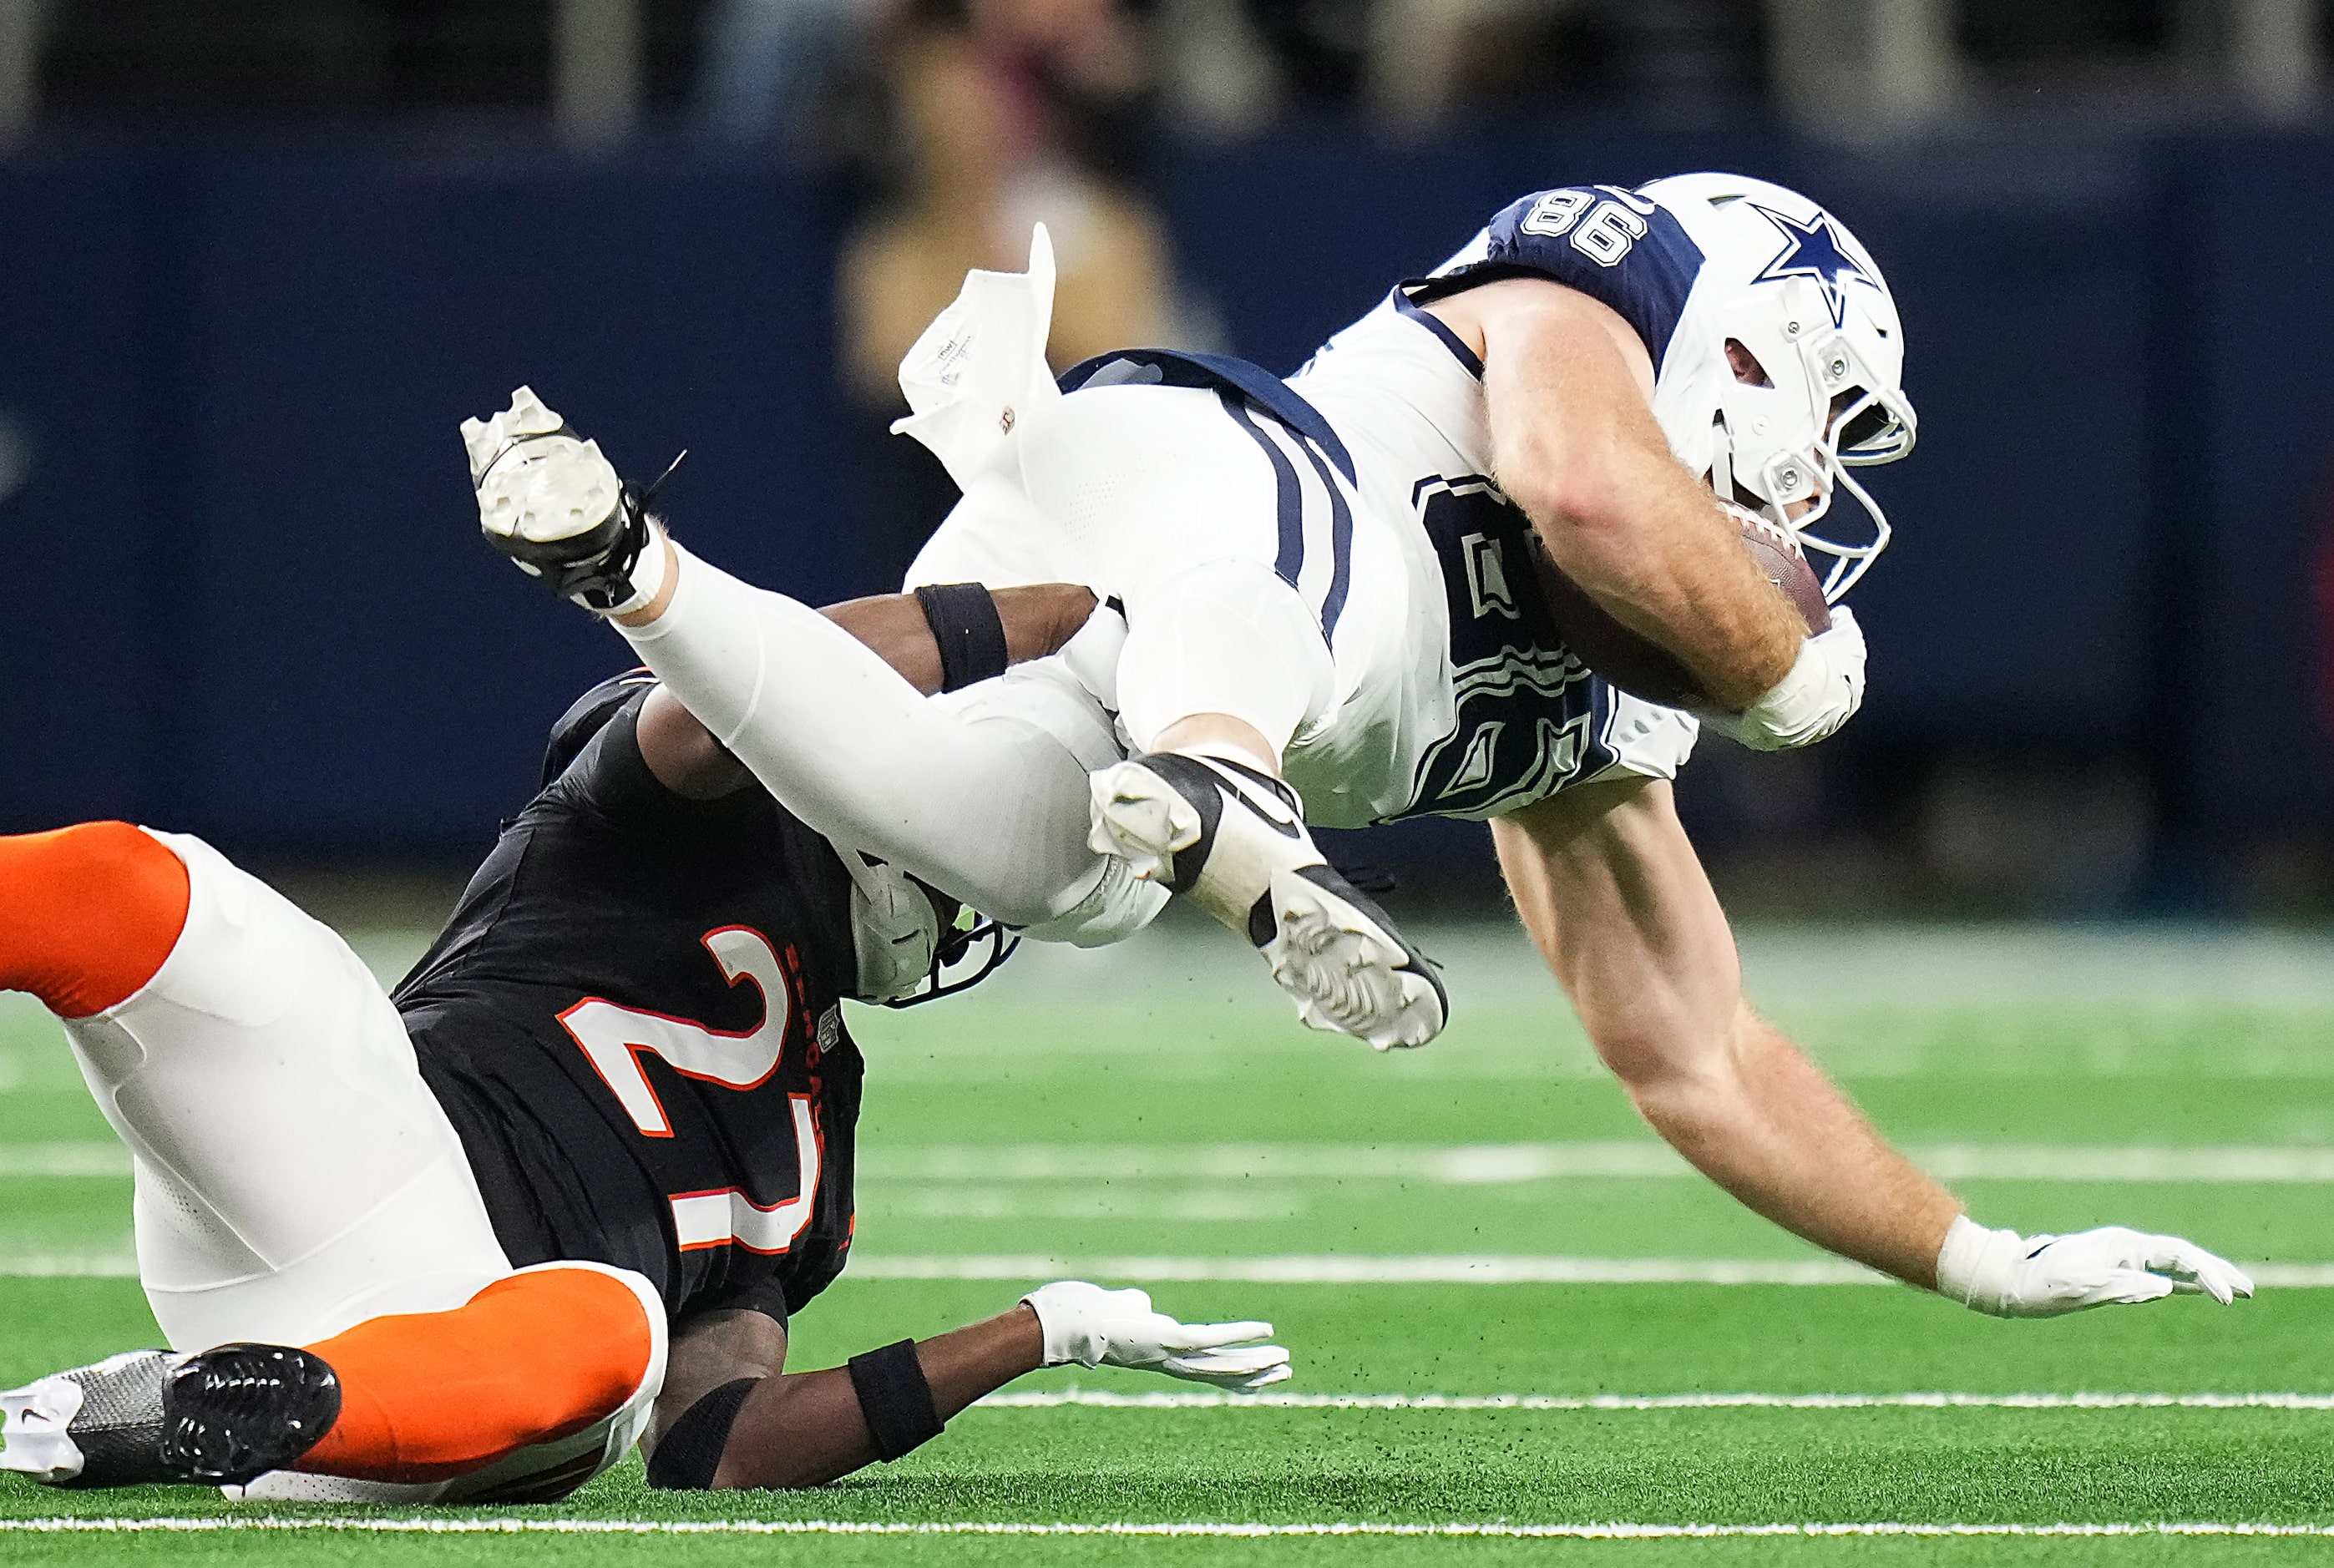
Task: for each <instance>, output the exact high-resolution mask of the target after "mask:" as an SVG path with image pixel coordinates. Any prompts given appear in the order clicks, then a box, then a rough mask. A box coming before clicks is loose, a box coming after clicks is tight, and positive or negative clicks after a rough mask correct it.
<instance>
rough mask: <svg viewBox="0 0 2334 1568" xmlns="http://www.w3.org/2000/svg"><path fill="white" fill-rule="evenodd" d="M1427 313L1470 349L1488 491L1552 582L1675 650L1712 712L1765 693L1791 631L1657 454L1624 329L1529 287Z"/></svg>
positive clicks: (1795, 637)
mask: <svg viewBox="0 0 2334 1568" xmlns="http://www.w3.org/2000/svg"><path fill="white" fill-rule="evenodd" d="M1428 308H1429V309H1430V310H1432V312H1433V313H1435V314H1436V315H1438V316H1440V317H1442V319H1443V320H1444V321H1445V322H1448V323H1449V324H1450V325H1451V326H1452V330H1453V331H1455V332H1458V333H1459V334H1460V335H1461V338H1463V339H1466V340H1468V341H1469V342H1470V345H1471V347H1473V348H1474V349H1475V350H1476V351H1477V352H1479V353H1480V355H1481V356H1482V361H1483V399H1484V406H1485V409H1486V410H1487V413H1488V415H1489V418H1490V426H1491V449H1492V451H1493V453H1494V454H1495V456H1494V458H1493V462H1494V465H1495V467H1497V468H1498V470H1499V472H1498V478H1499V481H1500V488H1501V489H1503V490H1505V491H1506V492H1507V494H1508V495H1509V499H1511V500H1513V501H1514V502H1515V503H1516V505H1519V506H1520V507H1522V508H1523V509H1524V512H1525V515H1528V516H1529V517H1530V518H1531V520H1532V525H1533V526H1534V527H1535V528H1536V529H1538V532H1539V535H1540V537H1541V539H1542V540H1544V541H1545V542H1546V543H1547V545H1548V553H1549V555H1550V556H1551V557H1552V558H1553V559H1554V560H1555V562H1556V563H1557V565H1558V566H1559V567H1560V568H1562V569H1563V571H1564V572H1565V575H1567V577H1569V578H1571V579H1572V580H1573V582H1577V584H1579V586H1580V587H1581V588H1582V589H1583V590H1585V591H1586V592H1587V593H1588V594H1589V595H1590V596H1591V597H1592V598H1594V599H1595V600H1596V601H1597V603H1599V604H1600V605H1602V606H1603V607H1604V608H1605V609H1606V611H1608V612H1609V613H1611V614H1612V615H1613V617H1614V618H1615V620H1619V621H1620V622H1621V623H1622V624H1623V625H1625V626H1627V627H1628V628H1629V629H1630V630H1633V631H1635V632H1638V633H1639V634H1641V635H1643V636H1644V637H1646V638H1649V639H1650V640H1653V641H1654V642H1655V643H1657V644H1659V645H1660V646H1661V647H1663V648H1664V649H1668V650H1669V651H1670V652H1671V653H1672V654H1673V655H1675V656H1676V658H1677V659H1678V660H1679V662H1680V663H1682V664H1683V665H1684V666H1685V667H1686V669H1687V670H1688V671H1689V672H1690V673H1692V674H1693V676H1694V677H1695V678H1697V679H1698V680H1699V682H1700V683H1701V685H1702V689H1703V690H1704V691H1705V692H1707V693H1709V694H1710V696H1711V697H1712V699H1713V700H1714V701H1715V702H1717V704H1718V705H1719V706H1721V707H1725V708H1728V709H1731V710H1733V711H1735V712H1741V711H1742V710H1743V709H1745V708H1748V707H1751V705H1752V704H1753V703H1755V702H1756V701H1757V700H1758V699H1759V698H1760V697H1763V696H1764V695H1766V694H1767V693H1768V692H1770V691H1771V690H1772V689H1774V688H1775V687H1777V686H1778V685H1779V684H1780V683H1781V682H1782V680H1783V679H1784V678H1785V677H1786V676H1788V675H1789V673H1790V672H1791V668H1792V666H1793V664H1794V663H1795V662H1797V660H1798V659H1799V655H1800V646H1801V644H1802V642H1803V641H1804V640H1806V636H1807V627H1806V625H1805V623H1804V622H1803V621H1802V620H1800V619H1799V613H1798V611H1795V610H1793V609H1792V608H1791V606H1790V604H1789V601H1787V600H1785V599H1784V597H1783V596H1782V594H1781V593H1780V592H1778V591H1777V590H1776V588H1775V586H1774V585H1773V584H1772V583H1770V582H1768V581H1767V579H1766V578H1765V577H1764V576H1763V575H1762V574H1761V573H1760V571H1759V569H1758V567H1757V566H1755V565H1753V564H1752V563H1751V559H1750V557H1749V555H1748V554H1747V553H1745V552H1744V551H1743V549H1742V545H1741V531H1740V529H1739V528H1738V527H1737V526H1736V524H1734V523H1733V522H1732V521H1731V520H1730V519H1728V518H1727V517H1726V516H1725V515H1724V514H1723V513H1722V512H1721V511H1720V510H1719V506H1718V503H1717V500H1716V498H1715V497H1713V496H1712V495H1711V493H1710V491H1709V489H1708V488H1707V487H1706V486H1703V485H1702V482H1701V481H1699V480H1698V479H1696V478H1695V477H1694V476H1693V475H1691V474H1689V473H1687V472H1686V470H1685V468H1684V467H1683V465H1681V464H1680V463H1679V462H1678V460H1677V459H1676V457H1673V456H1672V454H1671V452H1670V447H1669V441H1668V439H1667V438H1665V437H1664V435H1663V434H1662V429H1661V427H1660V425H1658V424H1657V423H1655V422H1654V410H1653V394H1654V366H1653V363H1652V361H1651V360H1650V358H1649V357H1648V356H1647V354H1646V352H1645V348H1644V343H1643V342H1642V341H1640V340H1639V339H1638V338H1637V336H1636V333H1635V331H1634V330H1633V329H1632V328H1631V327H1630V326H1629V325H1628V323H1627V322H1625V321H1623V320H1622V319H1621V317H1620V316H1619V315H1618V314H1616V313H1615V312H1613V311H1612V310H1611V309H1610V308H1608V307H1607V306H1606V305H1603V304H1600V303H1597V302H1596V301H1595V300H1592V299H1590V298H1589V297H1588V296H1587V295H1586V294H1584V293H1578V292H1577V291H1575V290H1572V289H1568V288H1566V287H1565V286H1564V285H1563V284H1558V283H1553V282H1549V281H1548V280H1546V279H1541V278H1510V279H1508V280H1506V281H1504V282H1500V283H1495V284H1484V285H1483V286H1481V287H1480V288H1473V289H1470V290H1468V291H1467V292H1465V293H1461V294H1456V295H1452V296H1451V297H1450V298H1448V299H1444V300H1438V301H1436V302H1434V303H1432V305H1430V306H1429V307H1428Z"/></svg>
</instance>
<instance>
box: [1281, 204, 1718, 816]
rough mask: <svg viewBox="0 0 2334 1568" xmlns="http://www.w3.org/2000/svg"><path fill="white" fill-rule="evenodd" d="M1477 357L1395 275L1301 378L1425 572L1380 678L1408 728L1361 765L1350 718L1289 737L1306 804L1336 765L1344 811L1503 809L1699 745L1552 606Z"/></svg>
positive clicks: (1643, 770)
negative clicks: (1551, 611) (1545, 603)
mask: <svg viewBox="0 0 2334 1568" xmlns="http://www.w3.org/2000/svg"><path fill="white" fill-rule="evenodd" d="M1482 243H1483V242H1482V239H1481V237H1480V236H1479V238H1478V240H1477V242H1476V245H1474V246H1471V247H1470V249H1469V251H1462V252H1461V255H1460V257H1459V258H1454V262H1453V264H1451V265H1457V263H1458V262H1459V261H1460V260H1462V259H1464V258H1466V257H1468V256H1469V255H1470V254H1471V253H1472V254H1474V255H1480V245H1481V244H1482ZM1480 370H1481V367H1480V363H1479V362H1478V361H1476V359H1475V356H1474V354H1473V353H1472V352H1471V351H1469V350H1468V349H1467V347H1466V346H1465V345H1464V344H1463V343H1462V342H1461V341H1460V340H1459V339H1458V338H1457V336H1456V335H1455V334H1453V333H1452V332H1451V331H1450V329H1449V328H1447V327H1446V326H1444V325H1443V324H1442V322H1440V321H1437V320H1436V319H1434V318H1433V317H1432V316H1431V315H1429V314H1427V313H1425V312H1423V311H1422V310H1420V309H1419V308H1418V307H1416V306H1415V305H1413V304H1412V303H1410V301H1409V300H1408V299H1407V298H1406V297H1405V296H1404V295H1403V293H1401V292H1400V291H1397V292H1396V293H1394V294H1393V295H1390V296H1389V297H1388V298H1387V300H1386V301H1385V303H1383V304H1381V305H1379V306H1378V308H1377V309H1375V310H1374V311H1372V312H1371V313H1369V314H1367V315H1365V316H1364V317H1363V318H1362V319H1361V320H1360V321H1358V322H1355V323H1354V324H1353V325H1352V326H1350V327H1347V328H1346V329H1345V331H1343V332H1339V333H1338V334H1337V335H1336V337H1334V338H1332V339H1330V340H1329V342H1328V343H1327V345H1326V346H1325V347H1324V348H1323V349H1322V350H1321V351H1320V352H1319V353H1317V354H1316V355H1315V356H1314V358H1313V360H1312V361H1310V362H1309V363H1308V364H1307V365H1306V367H1305V368H1304V369H1303V370H1299V371H1298V372H1297V374H1296V375H1295V376H1292V377H1291V378H1289V383H1288V384H1289V385H1290V387H1292V388H1293V389H1294V390H1296V391H1297V392H1298V393H1299V394H1300V395H1301V396H1303V397H1304V399H1306V400H1307V402H1309V403H1311V404H1312V405H1313V406H1314V407H1315V408H1316V409H1319V410H1320V411H1321V413H1322V414H1323V415H1324V416H1325V417H1326V418H1327V419H1328V421H1329V424H1330V425H1331V427H1332V428H1335V429H1336V432H1337V434H1338V436H1339V437H1340V438H1343V440H1344V441H1345V447H1346V450H1347V451H1348V452H1350V453H1351V454H1352V457H1353V460H1354V465H1355V475H1356V486H1355V488H1356V490H1357V492H1358V499H1359V502H1360V509H1361V510H1362V511H1365V512H1366V513H1368V514H1369V515H1372V516H1373V517H1374V518H1376V519H1377V520H1379V522H1380V523H1381V524H1382V525H1384V526H1385V527H1387V528H1389V529H1390V530H1392V531H1393V532H1394V533H1395V534H1396V535H1397V536H1398V537H1400V538H1401V539H1402V540H1403V545H1404V553H1405V555H1406V557H1407V559H1408V562H1409V565H1410V571H1411V573H1412V578H1413V595H1412V597H1413V606H1412V608H1413V620H1412V622H1411V624H1410V625H1409V626H1408V627H1407V628H1405V629H1404V635H1403V638H1402V639H1401V642H1402V646H1403V649H1404V650H1405V652H1406V655H1407V658H1406V660H1405V667H1404V668H1403V670H1402V672H1401V674H1400V675H1399V676H1398V677H1392V676H1389V675H1386V674H1384V673H1382V674H1381V675H1380V677H1379V678H1378V684H1379V685H1381V686H1384V687H1385V688H1388V690H1387V696H1388V697H1389V698H1390V699H1393V700H1396V701H1399V702H1400V703H1401V704H1402V705H1403V711H1402V712H1401V713H1400V714H1399V715H1398V716H1394V715H1388V716H1387V717H1394V719H1395V721H1394V722H1392V723H1390V724H1388V725H1387V726H1385V727H1384V729H1383V730H1381V731H1380V733H1381V734H1382V735H1384V736H1392V737H1396V738H1397V739H1398V741H1399V744H1397V745H1396V746H1394V748H1392V751H1391V753H1390V754H1389V755H1385V756H1384V758H1383V765H1382V766H1381V767H1379V768H1370V767H1367V766H1364V767H1361V768H1359V769H1356V768H1355V765H1354V764H1355V758H1354V757H1353V756H1352V755H1350V752H1351V743H1352V740H1353V738H1354V737H1353V736H1351V734H1350V733H1342V734H1341V733H1339V732H1340V731H1345V732H1350V730H1351V728H1352V727H1353V726H1351V725H1350V724H1342V725H1337V726H1331V727H1330V729H1329V730H1328V731H1327V732H1326V733H1322V734H1307V735H1301V736H1298V737H1297V744H1296V745H1295V746H1293V747H1292V748H1291V750H1290V754H1289V756H1288V772H1289V778H1290V782H1291V783H1293V784H1297V788H1298V789H1299V790H1300V791H1301V792H1303V794H1304V795H1305V798H1306V800H1307V803H1308V806H1309V804H1310V803H1311V802H1313V801H1314V800H1315V799H1316V795H1318V794H1323V793H1324V790H1323V786H1324V785H1325V784H1327V783H1328V782H1329V780H1328V779H1327V778H1326V777H1324V778H1320V779H1318V780H1317V781H1316V779H1315V778H1314V775H1316V774H1336V775H1339V776H1341V777H1342V778H1343V779H1344V781H1345V789H1346V791H1347V792H1349V794H1354V793H1358V792H1357V790H1356V786H1365V787H1366V789H1367V792H1368V794H1369V796H1370V798H1369V799H1368V800H1367V806H1368V808H1369V814H1367V815H1361V814H1360V813H1339V816H1338V818H1337V819H1332V818H1330V817H1328V816H1326V815H1324V816H1321V817H1319V818H1318V819H1317V820H1320V821H1323V822H1331V823H1332V825H1337V823H1338V822H1341V821H1345V819H1348V818H1355V819H1357V820H1358V821H1363V822H1369V821H1384V820H1390V819H1393V818H1396V817H1403V816H1425V815H1440V816H1461V817H1475V818H1482V817H1492V816H1498V815H1500V814H1501V813H1505V812H1509V811H1512V810H1514V809H1515V808H1516V807H1518V806H1520V805H1525V804H1529V803H1530V802H1532V801H1536V800H1539V799H1542V798H1544V797H1546V796H1548V795H1550V794H1555V793H1556V792H1557V791H1558V790H1560V789H1564V788H1566V787H1567V786H1569V785H1572V784H1582V783H1587V782H1588V781H1590V780H1594V779H1601V778H1606V777H1611V776H1615V775H1616V774H1644V775H1646V776H1649V777H1654V778H1669V777H1673V776H1674V775H1675V774H1676V773H1677V770H1678V768H1679V767H1680V766H1681V765H1683V763H1684V761H1685V759H1686V756H1687V755H1688V754H1689V753H1691V752H1692V751H1693V743H1694V737H1695V734H1696V728H1697V726H1696V725H1695V723H1694V720H1693V718H1691V717H1688V716H1687V715H1685V714H1683V713H1679V712H1677V711H1675V710H1673V709H1670V708H1664V707H1655V706H1654V705H1653V704H1652V703H1648V702H1644V701H1642V700H1640V699H1638V698H1636V697H1631V696H1629V695H1628V694H1627V693H1625V692H1623V691H1620V690H1617V689H1615V688H1613V687H1611V686H1609V685H1607V684H1606V682H1605V681H1603V680H1602V679H1599V678H1596V677H1595V676H1593V675H1591V674H1590V673H1589V670H1588V669H1587V666H1586V665H1584V664H1583V663H1581V661H1580V660H1579V659H1577V658H1576V657H1575V656H1574V655H1573V653H1572V651H1571V650H1570V649H1568V648H1567V647H1565V646H1564V643H1563V641H1562V639H1561V637H1560V636H1559V635H1558V633H1557V632H1556V630H1555V629H1554V627H1553V625H1552V624H1551V623H1550V622H1549V621H1548V618H1547V614H1546V611H1545V610H1544V608H1543V607H1542V606H1541V604H1540V602H1539V599H1538V593H1537V591H1536V587H1535V583H1534V579H1533V572H1534V568H1533V566H1532V564H1531V563H1530V561H1529V559H1528V557H1527V554H1526V552H1527V550H1528V549H1529V547H1530V531H1531V524H1530V522H1529V519H1528V518H1526V517H1525V516H1524V515H1523V514H1522V512H1521V511H1520V510H1519V509H1518V508H1517V507H1515V506H1514V505H1511V504H1510V503H1509V501H1508V499H1507V497H1506V496H1505V495H1502V494H1501V493H1500V488H1499V486H1498V484H1497V483H1496V482H1495V481H1494V480H1493V479H1492V478H1491V477H1490V471H1491V460H1490V459H1491V441H1490V427H1489V424H1488V422H1487V419H1486V417H1485V412H1484V403H1483V388H1482V382H1481V380H1480ZM1332 646H1333V649H1335V650H1336V651H1338V652H1339V653H1340V656H1341V657H1340V659H1339V662H1340V665H1341V668H1342V667H1343V665H1344V664H1345V658H1344V657H1343V653H1344V650H1343V649H1336V644H1335V642H1334V641H1333V644H1332ZM1372 775H1374V776H1372ZM1308 784H1311V785H1312V787H1308ZM1354 803H1355V804H1356V805H1359V804H1362V803H1363V802H1362V801H1361V800H1359V799H1355V801H1354Z"/></svg>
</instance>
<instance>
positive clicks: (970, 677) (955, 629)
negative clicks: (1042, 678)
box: [916, 582, 1011, 691]
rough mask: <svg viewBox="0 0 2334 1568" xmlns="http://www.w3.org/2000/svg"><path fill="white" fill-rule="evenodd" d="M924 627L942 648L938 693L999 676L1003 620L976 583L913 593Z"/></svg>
mask: <svg viewBox="0 0 2334 1568" xmlns="http://www.w3.org/2000/svg"><path fill="white" fill-rule="evenodd" d="M916 602H917V603H918V604H921V605H922V606H923V607H924V623H925V624H926V625H928V626H930V627H931V629H932V638H933V640H935V641H937V642H938V643H939V644H940V689H941V690H942V691H955V690H956V689H958V688H960V687H967V686H970V685H971V684H972V683H973V682H974V681H976V680H987V679H988V678H989V677H991V676H993V675H1003V674H1004V673H1005V669H1006V666H1007V665H1008V663H1010V662H1011V661H1010V660H1009V659H1007V658H1006V656H1005V621H1004V619H1003V618H1002V617H1001V616H999V615H998V613H997V601H996V600H995V599H993V598H991V597H990V596H989V590H988V589H986V588H983V587H982V586H981V585H980V584H979V583H978V582H943V583H940V584H938V585H936V586H930V587H924V588H919V589H917V590H916Z"/></svg>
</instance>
